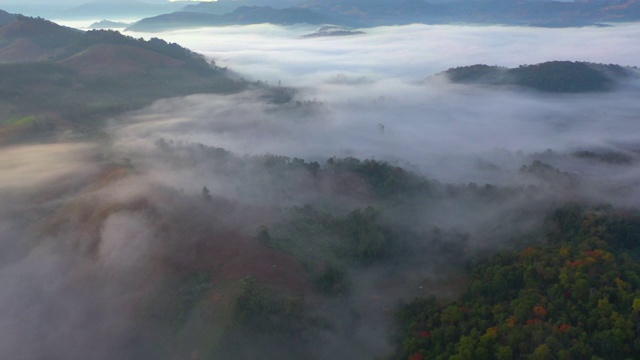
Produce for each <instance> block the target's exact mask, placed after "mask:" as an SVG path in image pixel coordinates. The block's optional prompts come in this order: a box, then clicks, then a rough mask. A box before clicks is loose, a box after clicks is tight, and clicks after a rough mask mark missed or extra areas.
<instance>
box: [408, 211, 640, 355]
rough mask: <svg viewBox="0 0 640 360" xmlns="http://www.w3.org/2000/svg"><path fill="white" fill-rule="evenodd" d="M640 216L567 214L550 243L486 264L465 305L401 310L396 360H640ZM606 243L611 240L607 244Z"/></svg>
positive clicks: (475, 271) (421, 304)
mask: <svg viewBox="0 0 640 360" xmlns="http://www.w3.org/2000/svg"><path fill="white" fill-rule="evenodd" d="M639 219H640V218H638V214H637V213H635V215H630V214H620V213H615V212H613V211H612V210H608V211H607V210H606V209H605V210H599V211H598V212H588V211H585V210H582V209H580V208H576V207H573V208H565V209H559V210H558V211H557V212H556V213H555V214H554V216H552V218H551V219H550V224H553V226H551V229H552V230H553V231H554V234H553V235H552V236H551V242H550V243H548V244H543V245H537V246H532V247H527V248H525V249H523V250H521V251H519V252H513V251H508V252H503V253H500V254H496V255H494V256H493V257H491V258H490V259H487V260H484V261H481V262H478V263H477V264H475V265H474V266H473V268H472V270H471V280H470V282H469V284H468V288H467V290H466V291H465V293H464V294H463V295H462V297H461V298H460V300H459V301H458V302H454V303H451V304H438V303H437V302H436V300H435V299H434V298H430V299H418V300H416V301H414V302H412V303H410V304H408V305H406V306H404V307H403V308H402V309H401V310H400V311H399V312H398V322H399V324H400V326H401V328H402V329H403V335H402V340H401V341H400V343H399V352H398V358H404V359H406V358H407V357H411V356H412V355H413V354H421V355H422V356H424V358H426V359H427V358H428V359H467V358H468V359H483V358H486V359H496V358H498V359H500V358H504V359H510V358H522V359H582V358H589V357H592V356H596V357H598V358H604V359H626V358H639V357H640V342H638V341H636V339H637V338H638V337H639V336H640V333H639V331H640V330H639V329H638V327H637V326H636V324H637V322H638V321H640V314H639V312H638V309H640V305H638V304H640V302H639V301H638V300H637V299H638V296H639V295H640V281H639V280H640V278H639V277H638V276H637V273H638V272H640V264H639V263H638V262H636V261H633V260H632V259H631V258H630V257H629V256H628V255H626V253H624V252H622V250H626V249H629V248H630V247H632V246H635V247H636V248H637V247H638V246H637V245H632V244H631V243H630V242H629V241H621V237H622V238H626V239H629V238H632V237H633V238H635V239H636V240H637V239H640V233H638V232H636V231H637V228H636V226H637V224H638V220H639ZM603 239H606V240H607V241H604V240H603Z"/></svg>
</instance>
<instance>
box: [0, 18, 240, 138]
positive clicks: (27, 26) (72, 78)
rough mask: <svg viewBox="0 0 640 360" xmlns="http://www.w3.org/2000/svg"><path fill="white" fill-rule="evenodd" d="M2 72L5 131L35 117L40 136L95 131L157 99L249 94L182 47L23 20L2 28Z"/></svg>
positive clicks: (0, 111) (0, 105) (0, 110)
mask: <svg viewBox="0 0 640 360" xmlns="http://www.w3.org/2000/svg"><path fill="white" fill-rule="evenodd" d="M0 64H1V65H0V73H1V74H2V76H1V77H0V93H1V94H3V95H4V96H2V97H0V123H5V124H15V123H16V121H15V120H18V119H22V118H24V117H28V116H33V117H35V118H36V119H37V120H36V121H34V122H32V123H33V124H35V125H33V126H30V127H29V129H35V130H34V131H36V132H40V131H41V130H43V129H51V128H56V127H58V128H60V127H61V128H72V129H75V130H78V129H85V130H87V129H92V128H96V125H97V124H96V123H95V122H96V121H97V120H98V119H103V118H104V117H106V116H110V115H114V114H116V113H118V112H121V111H124V110H130V109H135V108H139V107H142V106H144V105H147V104H150V103H151V102H152V101H154V100H156V99H159V98H164V97H171V96H179V95H187V94H193V93H198V92H230V91H237V90H239V89H240V88H242V87H243V86H244V84H242V83H238V82H235V81H233V80H231V79H229V78H228V77H227V76H226V73H225V69H221V68H219V67H216V66H215V65H213V64H211V63H209V62H207V61H206V60H205V59H204V58H203V57H202V56H200V55H198V54H195V53H193V52H191V51H190V50H187V49H185V48H182V47H180V46H179V45H176V44H169V43H167V42H165V41H163V40H160V39H156V38H154V39H150V40H148V41H144V40H141V39H134V38H131V37H127V36H124V35H122V34H120V33H118V32H115V31H103V30H92V31H88V32H82V31H78V30H75V29H71V28H67V27H63V26H59V25H57V24H55V23H52V22H50V21H47V20H44V19H39V18H28V17H24V16H18V17H17V21H15V22H12V23H10V24H8V25H5V26H3V27H0ZM22 130H25V129H22ZM7 132H9V133H11V134H14V133H15V132H16V128H15V126H13V125H5V126H2V127H0V135H2V134H6V133H7ZM17 132H18V133H23V132H24V131H17ZM18 138H19V137H18ZM3 139H4V140H6V136H4V137H3V136H0V142H3Z"/></svg>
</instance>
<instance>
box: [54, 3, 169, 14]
mask: <svg viewBox="0 0 640 360" xmlns="http://www.w3.org/2000/svg"><path fill="white" fill-rule="evenodd" d="M180 7H181V5H180V3H175V2H166V3H164V4H160V3H154V4H151V3H148V2H144V1H138V0H94V1H90V2H87V3H84V4H81V5H79V6H76V7H73V8H71V9H68V10H67V11H65V17H71V18H102V17H112V18H116V17H118V18H122V17H123V16H126V17H138V18H139V17H144V16H153V15H157V14H162V13H166V12H170V11H176V10H178V9H180Z"/></svg>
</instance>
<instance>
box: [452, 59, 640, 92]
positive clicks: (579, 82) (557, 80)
mask: <svg viewBox="0 0 640 360" xmlns="http://www.w3.org/2000/svg"><path fill="white" fill-rule="evenodd" d="M442 74H443V75H445V76H446V77H447V78H448V79H449V80H450V81H452V82H454V83H473V84H484V85H516V86H522V87H526V88H530V89H534V90H539V91H545V92H563V93H580V92H593V91H607V90H611V89H612V88H613V87H614V86H615V85H616V84H617V83H618V82H619V81H620V80H622V79H624V78H628V77H630V76H633V75H634V74H636V72H635V71H633V70H632V69H630V68H625V67H622V66H619V65H603V64H593V63H587V62H571V61H550V62H545V63H541V64H537V65H522V66H519V67H517V68H512V69H509V68H502V67H498V66H488V65H472V66H464V67H458V68H453V69H449V70H447V71H445V72H444V73H442ZM442 74H440V75H442Z"/></svg>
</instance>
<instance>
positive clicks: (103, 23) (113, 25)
mask: <svg viewBox="0 0 640 360" xmlns="http://www.w3.org/2000/svg"><path fill="white" fill-rule="evenodd" d="M127 26H129V24H127V23H123V22H119V21H110V20H106V19H105V20H100V21H97V22H94V23H93V24H91V25H89V28H90V29H124V28H126V27H127Z"/></svg>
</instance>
